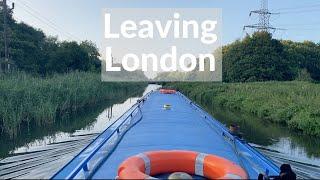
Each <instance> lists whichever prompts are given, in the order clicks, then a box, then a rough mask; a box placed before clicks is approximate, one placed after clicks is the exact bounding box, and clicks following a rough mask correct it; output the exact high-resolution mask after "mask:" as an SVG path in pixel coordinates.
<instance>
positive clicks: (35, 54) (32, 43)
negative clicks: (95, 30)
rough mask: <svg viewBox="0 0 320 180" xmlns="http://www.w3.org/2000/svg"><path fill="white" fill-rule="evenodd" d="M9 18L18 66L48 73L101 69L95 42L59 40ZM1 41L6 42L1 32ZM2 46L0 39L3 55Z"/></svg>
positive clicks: (0, 23)
mask: <svg viewBox="0 0 320 180" xmlns="http://www.w3.org/2000/svg"><path fill="white" fill-rule="evenodd" d="M2 16H3V15H2V12H1V11H0V17H2ZM7 19H8V31H9V39H10V43H9V55H10V60H11V62H12V63H13V67H14V68H15V69H19V70H23V71H25V72H29V73H33V74H41V75H47V74H52V73H55V72H57V73H65V72H70V71H74V70H79V71H98V69H99V68H100V60H99V52H98V49H97V47H96V46H95V44H93V43H92V42H89V41H84V42H81V43H77V42H74V41H72V42H67V41H63V42H59V41H58V40H57V38H55V37H46V35H45V34H44V33H43V32H42V31H41V30H39V29H34V28H33V27H31V26H29V25H27V24H25V23H17V22H16V21H15V20H14V19H13V18H12V15H11V14H9V15H8V18H7ZM0 31H3V18H0ZM0 42H3V36H0ZM3 46H4V43H0V55H1V59H3V57H4V47H3Z"/></svg>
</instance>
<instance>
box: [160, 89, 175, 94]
mask: <svg viewBox="0 0 320 180" xmlns="http://www.w3.org/2000/svg"><path fill="white" fill-rule="evenodd" d="M160 93H161V94H175V93H176V90H174V89H160Z"/></svg>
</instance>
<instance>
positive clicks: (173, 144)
mask: <svg viewBox="0 0 320 180" xmlns="http://www.w3.org/2000/svg"><path fill="white" fill-rule="evenodd" d="M165 104H170V105H171V109H169V110H166V109H164V108H163V106H164V105H165ZM131 114H132V117H130V116H131ZM125 116H127V118H125ZM128 117H129V118H128ZM128 119H130V120H128ZM114 131H117V132H118V133H112V132H114ZM108 133H109V135H107V134H108ZM110 133H111V134H110ZM106 138H108V139H106ZM103 140H105V141H103ZM99 144H101V147H98V146H99ZM156 150H191V151H197V152H202V153H207V154H214V155H217V156H221V157H223V158H226V159H228V160H230V161H232V162H234V163H236V164H238V165H239V166H242V167H243V168H244V169H245V170H246V171H247V173H248V176H249V177H250V178H257V177H258V173H265V172H266V173H269V175H276V174H277V173H278V168H277V167H276V166H275V165H274V164H273V163H272V162H271V161H269V159H267V158H265V157H264V156H263V155H261V154H260V153H258V152H257V151H255V150H254V149H253V148H252V147H251V146H249V145H248V144H247V143H245V142H244V141H242V140H240V139H238V138H235V137H233V136H232V135H231V134H229V133H228V131H227V130H226V129H225V128H224V127H223V125H222V124H220V123H219V122H218V121H216V120H214V119H213V118H212V117H210V115H208V114H207V113H205V112H204V111H203V110H202V109H201V108H199V107H198V106H197V105H195V104H194V103H192V102H191V101H190V100H189V99H187V98H186V97H185V96H184V95H182V94H180V93H176V94H161V93H160V92H159V91H156V92H153V93H150V94H149V95H148V96H146V97H145V98H144V100H143V101H142V102H140V103H137V105H136V106H135V107H132V108H131V110H129V111H128V112H127V114H126V115H124V116H123V117H122V118H120V119H119V120H118V121H117V123H115V124H114V125H112V126H111V127H109V128H108V129H107V130H106V131H105V132H104V133H102V134H101V135H100V136H99V137H98V138H97V139H96V140H95V141H94V142H93V143H91V144H90V145H89V146H88V147H87V148H85V149H84V151H83V152H81V153H80V154H79V155H78V156H77V157H75V159H74V160H73V161H71V162H70V163H69V164H67V165H66V166H65V167H64V168H63V169H62V170H61V171H59V172H58V173H57V174H56V175H55V176H54V177H53V178H54V179H59V178H64V179H65V178H83V177H90V178H93V179H106V178H115V177H116V176H117V169H118V166H119V165H120V163H121V162H122V161H124V160H125V159H127V158H128V157H130V156H133V155H136V154H139V153H142V152H146V151H156ZM93 153H94V154H93ZM90 155H92V156H91V157H90V158H88V156H90ZM84 164H87V165H88V167H84ZM75 169H76V170H75ZM86 169H88V170H86ZM70 174H73V175H70Z"/></svg>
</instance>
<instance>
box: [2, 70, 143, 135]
mask: <svg viewBox="0 0 320 180" xmlns="http://www.w3.org/2000/svg"><path fill="white" fill-rule="evenodd" d="M143 87H145V84H143V83H140V84H134V85H133V84H132V83H102V82H101V80H100V74H95V73H84V72H75V73H70V74H66V75H55V76H53V77H50V78H37V77H32V76H30V75H27V74H24V73H16V74H10V75H0V94H1V96H0V128H1V133H6V134H9V135H10V136H11V137H16V136H17V135H18V132H19V129H20V127H22V125H23V124H30V123H33V124H36V125H37V126H41V127H45V125H46V124H50V123H54V121H55V120H56V118H57V117H59V116H61V115H63V114H66V113H70V112H74V111H77V110H79V109H81V108H84V107H87V106H90V105H93V104H95V103H98V102H102V101H106V100H108V99H114V98H118V97H122V96H124V95H125V94H128V93H130V92H132V93H133V92H135V90H137V89H139V88H143Z"/></svg>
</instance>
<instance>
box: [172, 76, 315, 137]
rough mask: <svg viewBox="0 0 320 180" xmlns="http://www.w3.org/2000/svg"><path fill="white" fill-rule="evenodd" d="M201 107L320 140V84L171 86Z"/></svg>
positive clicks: (260, 83)
mask: <svg viewBox="0 0 320 180" xmlns="http://www.w3.org/2000/svg"><path fill="white" fill-rule="evenodd" d="M166 86H167V87H172V88H176V89H179V90H180V91H181V92H183V93H184V94H186V95H187V96H188V97H189V98H191V99H192V100H194V101H196V102H197V103H199V104H201V105H204V106H206V105H213V106H214V105H216V106H221V107H224V108H228V109H230V110H237V111H238V112H243V113H251V114H253V115H255V116H257V117H258V118H260V119H262V120H267V121H271V122H275V123H280V124H284V125H287V126H288V127H289V128H290V129H293V130H297V131H301V132H303V133H304V134H307V135H314V136H320V91H319V90H320V84H314V83H310V82H300V81H293V82H256V83H169V84H167V85H166Z"/></svg>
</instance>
